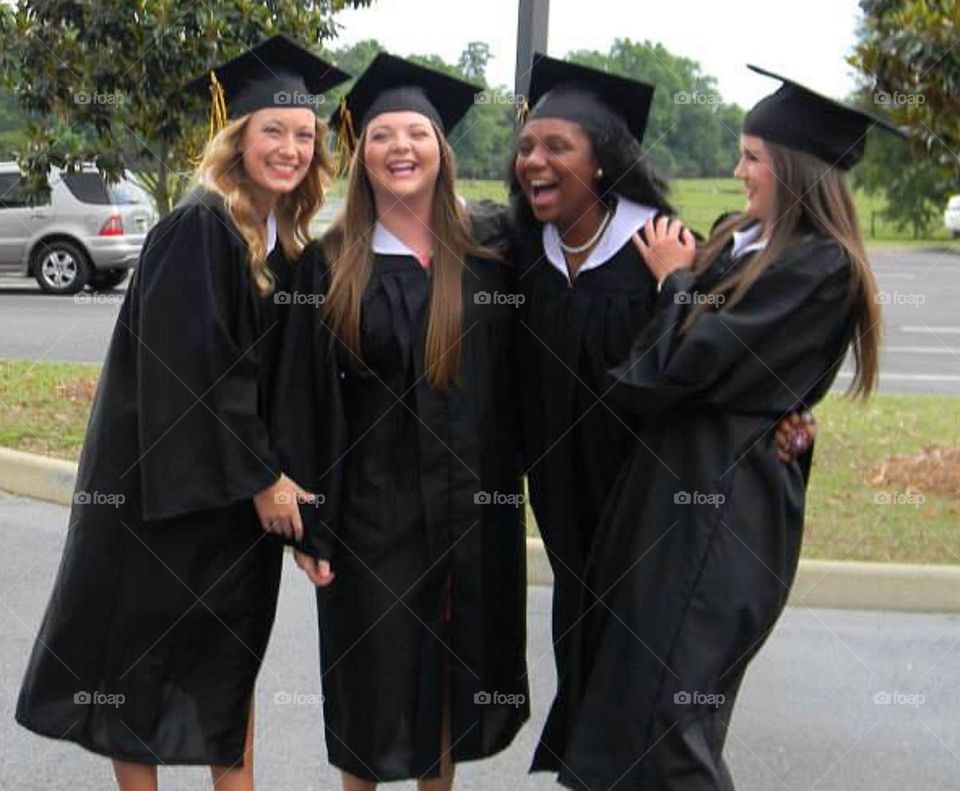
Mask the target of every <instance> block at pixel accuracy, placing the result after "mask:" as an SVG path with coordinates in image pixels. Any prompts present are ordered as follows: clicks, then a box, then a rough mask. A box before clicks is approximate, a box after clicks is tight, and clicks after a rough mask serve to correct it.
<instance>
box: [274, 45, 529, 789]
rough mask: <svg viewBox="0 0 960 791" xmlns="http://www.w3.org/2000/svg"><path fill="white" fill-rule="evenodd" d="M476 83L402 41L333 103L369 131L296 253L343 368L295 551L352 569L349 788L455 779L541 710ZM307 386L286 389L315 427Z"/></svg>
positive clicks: (338, 735) (336, 733)
mask: <svg viewBox="0 0 960 791" xmlns="http://www.w3.org/2000/svg"><path fill="white" fill-rule="evenodd" d="M476 91H477V89H476V88H475V87H474V86H472V85H469V84H466V83H463V82H462V81H459V80H455V79H452V78H450V77H447V76H445V75H443V74H439V73H437V72H434V71H432V70H429V69H425V68H423V67H420V66H416V65H414V64H411V63H408V62H406V61H404V60H401V59H399V58H394V57H392V56H390V55H386V54H381V55H379V56H378V57H377V59H376V60H375V61H374V62H373V63H372V64H371V65H370V67H369V68H368V70H367V71H366V72H364V74H363V75H361V77H360V78H359V79H358V80H357V82H356V84H355V85H354V86H353V88H352V89H351V91H350V93H349V94H348V95H347V96H346V98H345V101H344V103H343V105H342V106H341V108H340V109H339V110H338V111H337V113H336V115H335V117H334V118H333V119H332V123H333V125H334V126H335V127H337V128H341V129H344V130H346V129H347V128H349V127H350V126H352V125H353V124H354V123H355V124H356V129H357V130H358V132H359V136H358V139H357V141H356V143H355V152H354V154H353V157H352V160H351V164H350V172H349V183H348V186H347V198H346V205H345V207H344V211H343V214H342V215H341V216H340V217H338V218H337V219H336V220H335V221H334V223H333V226H332V227H331V229H330V231H329V232H328V234H327V235H326V236H325V237H324V239H323V240H322V242H323V244H322V248H321V247H316V248H310V249H308V251H307V254H306V255H305V258H304V261H303V262H302V263H304V264H308V261H311V256H312V263H309V264H308V265H307V266H305V267H304V268H302V269H301V270H300V271H299V272H298V276H300V277H302V278H309V280H306V281H301V283H300V284H299V285H298V286H297V288H298V290H300V291H305V290H310V291H314V292H316V293H318V294H322V295H323V297H324V299H323V309H322V310H319V311H318V310H312V311H303V312H302V315H301V318H302V319H303V321H302V322H300V321H299V320H298V321H295V322H291V323H290V324H289V325H288V329H289V330H290V332H291V334H292V342H293V343H296V342H297V339H299V340H300V341H301V342H302V341H303V339H309V338H313V339H315V340H314V344H313V347H312V348H306V349H304V351H303V352H302V353H300V354H297V355H295V356H296V357H297V358H299V359H301V360H312V361H313V363H312V368H313V372H314V375H315V376H319V377H321V379H322V377H323V372H325V371H330V370H333V371H336V372H338V374H339V377H338V380H337V388H336V390H335V391H334V393H333V398H330V399H327V401H326V403H328V404H334V407H333V408H332V409H331V408H330V407H327V408H326V409H324V414H323V415H322V420H323V422H325V423H327V424H332V425H333V426H343V427H344V430H343V432H342V434H343V436H341V437H339V439H338V440H337V441H335V442H331V441H329V438H330V437H331V436H333V433H334V432H332V431H326V430H324V428H323V427H322V426H321V427H318V428H311V429H308V430H306V431H301V447H300V449H299V451H298V452H297V453H296V454H295V455H296V456H297V457H298V459H299V461H298V464H303V463H306V464H307V468H304V469H305V470H306V471H305V472H304V473H303V474H301V475H298V476H297V477H298V479H300V480H302V482H303V483H304V484H305V485H307V486H308V487H309V488H311V489H314V490H317V491H329V490H331V489H333V490H336V491H339V495H338V503H339V504H338V507H337V509H336V513H335V514H331V516H332V520H333V521H327V522H326V523H324V524H318V523H314V522H310V523H309V524H310V526H308V527H307V529H306V545H305V546H304V548H303V549H304V551H303V552H302V553H301V554H300V555H299V556H298V558H299V562H300V564H301V566H302V567H303V568H304V569H305V570H306V571H307V572H308V574H311V575H312V572H313V562H314V561H313V560H312V557H324V558H330V559H331V563H332V566H333V571H334V573H335V574H336V579H335V581H334V582H333V583H332V584H330V585H329V586H324V587H320V588H318V590H317V603H318V607H317V611H318V624H319V630H320V647H321V677H322V679H323V689H324V724H325V728H326V736H327V739H326V741H327V751H328V754H329V758H330V762H331V763H332V764H333V765H334V766H336V767H338V768H339V769H340V770H341V772H342V780H343V787H344V789H346V790H347V791H360V790H364V791H366V790H367V789H372V788H374V787H375V786H376V784H377V783H379V782H388V781H394V780H402V779H416V780H417V785H418V787H419V788H420V789H423V791H427V790H428V789H429V790H431V791H432V790H434V789H436V790H437V791H440V790H441V789H450V788H451V786H452V783H453V776H454V767H455V765H456V764H457V763H460V762H462V761H468V760H475V759H479V758H483V757H486V756H489V755H492V754H494V753H496V752H497V751H499V750H502V749H503V748H505V747H506V746H507V745H509V744H510V742H511V741H512V740H513V737H514V735H515V734H516V733H517V731H518V730H519V728H520V726H521V725H522V724H523V722H524V721H525V720H526V718H527V716H528V714H529V697H528V689H527V681H526V664H525V617H526V613H525V602H526V575H525V573H524V560H525V536H524V530H523V517H524V508H523V497H522V486H521V480H520V467H519V442H520V432H519V426H518V422H517V420H518V415H517V409H516V384H515V376H516V370H517V369H516V365H515V363H514V360H513V353H514V337H515V321H516V319H515V316H516V309H515V307H513V305H512V304H510V303H504V302H503V301H502V300H501V299H500V297H511V296H512V295H513V286H512V272H511V270H510V269H509V268H508V267H507V266H506V265H505V264H504V262H503V261H501V260H498V259H497V258H496V257H495V256H493V254H492V253H490V252H489V251H487V250H484V249H483V248H481V247H479V246H478V245H477V244H475V243H474V241H473V239H472V235H471V225H470V220H469V217H468V215H467V213H466V210H465V208H464V206H463V205H462V203H461V202H460V201H459V200H458V198H457V196H456V194H455V192H454V174H455V168H454V159H453V152H452V150H451V148H450V145H449V143H448V142H447V139H446V134H447V132H448V131H449V130H451V129H452V128H453V126H454V125H455V124H456V123H457V122H458V121H459V119H460V118H461V117H462V116H463V115H464V114H465V113H466V112H467V110H468V109H469V108H470V106H471V105H472V103H473V99H474V94H475V93H476ZM326 387H327V384H326V383H325V382H322V381H321V382H320V384H319V385H318V388H326ZM311 388H312V385H311V384H310V383H309V382H308V383H307V386H305V387H295V388H288V390H287V392H289V393H290V394H291V396H292V398H293V399H295V400H293V401H290V400H288V401H287V407H288V410H289V412H290V413H291V414H292V415H296V416H297V417H296V419H297V422H298V424H299V425H300V426H301V429H302V428H303V423H302V420H303V419H304V418H307V419H310V416H311V415H316V414H317V406H316V405H317V403H318V398H317V396H316V392H317V390H314V389H311ZM324 392H326V391H324ZM333 477H339V479H340V482H339V483H338V484H336V485H334V484H333V483H332V478H333Z"/></svg>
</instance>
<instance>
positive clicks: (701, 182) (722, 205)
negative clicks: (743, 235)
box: [457, 178, 950, 247]
mask: <svg viewBox="0 0 960 791" xmlns="http://www.w3.org/2000/svg"><path fill="white" fill-rule="evenodd" d="M672 187H673V192H672V194H671V196H670V199H671V201H672V202H673V203H674V205H675V206H676V207H677V210H678V212H679V214H680V216H681V217H682V218H683V219H684V221H685V222H686V223H687V224H688V225H690V226H691V227H692V228H693V229H695V230H697V231H699V232H700V233H702V234H704V235H706V234H707V233H708V232H709V230H710V226H711V225H712V224H713V221H714V220H715V219H716V218H717V217H718V216H720V215H721V214H722V213H723V212H726V211H737V210H739V209H741V208H743V186H742V184H741V182H740V181H738V180H737V179H732V178H729V179H676V180H675V181H674V182H673V183H672ZM457 188H458V190H459V191H460V192H461V193H462V194H463V196H464V197H466V198H467V199H469V200H480V199H484V198H486V199H490V200H494V201H497V202H501V203H502V202H504V201H505V200H506V195H507V191H506V186H505V185H504V184H503V183H501V182H498V181H470V180H466V179H464V180H461V181H459V182H458V187H457ZM854 199H855V201H856V204H857V213H858V214H859V216H860V224H861V226H862V227H863V233H864V238H865V239H866V241H867V243H868V244H869V245H870V246H874V245H876V246H878V247H882V246H887V245H899V244H901V243H906V244H911V245H912V244H921V245H924V246H928V245H929V244H930V242H943V243H947V242H949V241H950V236H949V235H948V234H947V232H946V231H945V230H944V229H943V228H942V227H937V229H936V230H935V232H934V233H933V234H932V235H931V236H930V237H929V238H927V239H923V240H918V241H916V240H913V236H912V234H911V233H909V232H899V231H897V230H896V229H895V228H894V227H893V225H892V224H890V223H888V222H886V221H883V220H881V219H880V217H879V212H881V211H882V210H883V209H884V208H885V206H886V201H885V198H883V197H882V196H877V195H867V194H865V193H862V192H857V193H855V195H854ZM871 218H873V231H874V235H873V236H871Z"/></svg>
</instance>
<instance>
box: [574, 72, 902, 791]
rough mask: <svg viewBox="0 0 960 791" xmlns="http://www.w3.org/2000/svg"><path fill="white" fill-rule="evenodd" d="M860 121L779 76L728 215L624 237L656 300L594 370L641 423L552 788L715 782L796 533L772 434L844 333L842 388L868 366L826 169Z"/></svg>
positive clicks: (835, 177)
mask: <svg viewBox="0 0 960 791" xmlns="http://www.w3.org/2000/svg"><path fill="white" fill-rule="evenodd" d="M758 71H759V70H758ZM770 76H775V75H770ZM780 79H782V78H780ZM877 123H880V124H884V123H885V122H880V121H877V120H875V119H872V118H870V117H869V116H867V115H865V114H863V113H861V112H859V111H857V110H854V109H851V108H848V107H845V106H843V105H840V104H838V103H835V102H833V101H831V100H829V99H825V98H823V97H820V96H818V95H817V94H814V93H812V92H811V91H809V90H807V89H805V88H803V87H802V86H799V85H797V84H796V83H792V82H790V81H786V80H784V85H783V86H782V87H781V88H780V89H779V90H778V91H777V92H776V93H774V94H772V95H771V96H768V97H767V98H766V99H764V100H763V101H761V102H760V103H759V104H758V105H757V106H756V107H754V108H753V109H752V110H751V111H750V113H748V115H747V116H746V119H745V123H744V129H743V135H742V137H741V158H740V162H739V164H738V165H737V169H736V176H737V177H738V178H740V179H742V180H743V181H744V184H745V187H746V193H747V207H746V210H745V212H744V213H743V215H742V216H741V217H735V218H732V219H730V220H728V221H727V222H725V223H723V224H722V225H721V226H720V227H719V228H718V229H717V230H716V231H715V233H714V235H713V237H712V238H711V239H710V240H709V241H708V243H707V244H706V245H705V246H704V247H703V248H702V249H701V250H699V251H697V250H696V247H695V244H694V241H693V239H692V237H691V235H690V234H689V232H688V231H686V229H684V228H683V227H682V226H681V224H680V223H679V222H677V221H670V220H668V219H666V218H663V219H659V220H657V221H656V222H654V221H651V222H648V223H647V224H646V226H645V234H644V238H642V239H641V238H640V237H639V236H638V237H636V238H635V240H634V243H635V244H636V246H637V248H638V250H639V251H640V253H641V255H642V257H643V260H644V262H645V265H646V268H647V270H648V271H649V272H650V273H651V275H652V277H653V278H654V279H655V281H656V283H657V292H658V296H657V301H656V304H655V306H654V311H653V316H652V319H651V321H650V323H649V325H648V326H647V327H646V328H645V329H644V331H643V332H642V333H640V335H639V336H638V338H637V340H636V342H635V343H634V345H633V348H632V350H631V352H630V354H629V355H628V357H627V358H626V360H625V361H624V362H622V363H621V364H619V365H617V366H616V367H615V368H613V369H611V371H610V380H609V381H610V387H611V395H612V397H613V398H614V399H615V400H616V402H617V403H618V404H620V405H621V406H622V408H624V409H630V410H637V411H639V412H642V413H643V414H644V415H648V416H654V418H655V419H654V420H648V421H647V422H645V423H644V425H643V428H642V430H641V434H640V440H641V441H640V442H639V443H638V445H637V446H636V448H635V450H634V454H633V457H632V459H631V460H630V462H629V463H628V465H627V466H626V467H625V469H624V471H623V473H622V475H621V476H620V478H619V480H618V482H617V486H616V488H615V490H614V492H613V493H612V494H611V497H610V501H609V503H608V507H607V510H606V512H605V515H604V519H603V520H602V522H601V525H600V526H599V528H598V534H597V539H596V541H595V543H594V548H593V552H592V553H591V556H590V558H589V559H588V562H587V568H586V576H585V579H586V583H587V587H588V588H589V590H590V591H591V594H590V596H589V597H588V600H587V602H586V609H585V613H584V617H583V619H582V621H581V622H580V623H579V624H578V625H577V629H576V632H575V634H574V635H573V637H572V638H571V642H572V643H573V646H574V647H573V651H572V658H571V660H570V663H571V670H570V675H571V676H572V677H573V678H575V679H576V684H575V686H573V687H571V689H572V690H573V691H572V693H571V697H570V699H569V700H568V704H569V706H570V710H571V712H572V722H573V725H572V727H571V729H570V730H569V732H568V734H567V740H566V742H565V745H564V765H563V767H562V768H561V770H560V776H559V779H560V782H561V783H563V784H564V785H567V786H569V787H571V788H587V789H607V788H610V787H612V786H613V785H619V786H622V787H624V788H633V789H650V790H651V791H652V790H653V789H657V790H658V791H664V789H683V790H684V791H687V789H731V788H733V780H732V778H731V777H730V774H729V772H728V771H727V768H726V766H725V764H724V762H723V758H722V751H723V746H724V741H725V738H726V733H727V729H728V727H729V724H730V717H731V714H732V710H733V704H734V700H735V698H736V695H737V691H738V688H739V686H740V683H741V681H742V678H743V675H744V672H745V670H746V667H747V664H748V663H749V662H750V660H751V659H752V658H753V656H755V654H756V652H757V651H758V649H759V648H760V646H761V645H762V644H763V642H764V640H765V639H766V637H767V635H768V634H769V633H770V631H771V630H772V629H773V627H774V625H775V624H776V621H777V618H778V617H779V615H780V613H781V611H782V610H783V607H784V604H785V602H786V599H787V595H788V593H789V591H790V587H791V584H792V582H793V579H794V574H795V572H796V567H797V561H798V558H799V555H800V545H801V539H802V535H803V511H804V498H805V490H806V480H807V475H806V474H805V470H804V469H803V468H802V465H801V463H800V462H789V463H784V462H782V461H781V460H780V459H778V457H777V448H776V446H775V444H774V443H773V442H772V441H771V440H770V431H771V428H772V427H773V426H774V425H775V424H776V423H777V422H778V421H780V420H781V419H782V418H783V417H784V415H786V414H788V413H789V412H791V411H793V410H797V409H803V408H807V409H809V408H812V407H813V406H814V405H815V404H816V403H817V402H818V401H819V400H820V399H821V398H822V397H823V396H824V395H825V394H826V392H827V391H828V390H829V388H830V386H831V385H832V383H833V381H834V379H835V377H836V374H837V371H838V370H839V368H840V365H841V363H842V362H843V359H844V357H845V355H846V353H847V351H848V349H851V348H852V351H853V359H854V362H855V365H856V376H855V379H854V381H853V385H852V393H854V394H856V395H858V396H862V397H866V396H867V395H868V394H869V393H870V392H871V391H872V390H873V388H874V387H875V384H876V380H877V349H878V345H879V338H880V315H879V310H878V307H877V302H876V299H875V285H874V278H873V275H872V273H871V271H870V267H869V264H868V263H867V260H866V257H865V255H864V251H863V243H862V240H861V235H860V230H859V226H858V222H857V217H856V212H855V210H854V206H853V202H852V200H851V197H850V192H849V190H848V188H847V186H846V183H845V181H844V175H843V171H844V170H846V169H847V168H849V167H851V166H852V165H854V164H855V163H856V162H857V161H858V160H859V159H860V158H861V157H862V155H863V151H864V138H865V136H866V133H867V130H868V128H869V127H871V126H873V125H875V124H877Z"/></svg>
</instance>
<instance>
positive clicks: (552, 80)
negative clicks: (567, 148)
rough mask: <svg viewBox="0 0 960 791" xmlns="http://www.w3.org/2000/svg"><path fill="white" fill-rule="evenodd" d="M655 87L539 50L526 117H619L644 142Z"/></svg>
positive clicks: (531, 80) (585, 118)
mask: <svg viewBox="0 0 960 791" xmlns="http://www.w3.org/2000/svg"><path fill="white" fill-rule="evenodd" d="M654 90H655V89H654V86H653V85H650V84H648V83H645V82H640V81H638V80H632V79H629V78H627V77H620V76H618V75H616V74H608V73H607V72H605V71H599V70H598V69H592V68H590V67H588V66H581V65H579V64H577V63H569V62H567V61H563V60H557V59H556V58H551V57H548V56H547V55H543V54H542V53H539V52H538V53H536V54H535V55H534V59H533V68H532V69H531V72H530V89H529V96H528V97H527V101H528V103H529V105H530V106H531V107H532V108H533V109H532V110H531V111H530V114H529V116H528V118H527V120H532V119H535V118H563V119H564V120H567V121H573V122H575V123H581V122H583V121H585V120H590V119H591V118H593V119H602V118H603V117H604V116H607V117H610V116H613V117H616V118H619V119H620V120H622V121H623V122H624V123H626V125H627V128H628V129H629V130H630V133H631V134H632V135H633V136H634V137H635V138H636V139H637V142H642V140H643V134H644V132H645V131H646V128H647V119H648V117H649V115H650V104H651V102H652V101H653V92H654Z"/></svg>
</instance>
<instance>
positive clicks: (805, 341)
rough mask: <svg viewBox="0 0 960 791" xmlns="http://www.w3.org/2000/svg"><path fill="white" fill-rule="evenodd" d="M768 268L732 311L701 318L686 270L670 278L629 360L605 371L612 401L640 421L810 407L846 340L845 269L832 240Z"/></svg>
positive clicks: (787, 256) (805, 247)
mask: <svg viewBox="0 0 960 791" xmlns="http://www.w3.org/2000/svg"><path fill="white" fill-rule="evenodd" d="M798 247H799V248H800V249H797V250H794V251H793V252H788V253H787V254H785V255H784V256H783V257H782V258H780V259H779V260H777V261H774V262H773V263H772V264H771V265H770V267H769V268H768V269H767V270H766V271H765V272H764V273H763V274H762V275H761V276H760V277H759V278H758V279H757V281H756V282H755V283H754V285H753V286H752V287H751V289H750V290H749V291H748V292H747V294H746V295H745V296H744V298H743V299H742V300H741V301H740V302H739V303H738V304H737V305H736V306H734V307H733V308H731V309H727V310H713V311H710V312H707V313H703V314H702V315H701V316H700V317H699V318H698V319H697V320H696V322H695V323H694V324H693V325H692V326H691V327H690V328H689V329H688V330H687V331H686V332H683V331H682V326H683V323H684V320H685V319H686V317H687V316H688V314H689V311H690V310H691V309H692V307H693V304H694V303H695V301H696V299H697V296H696V295H697V293H698V292H697V291H696V281H695V279H694V276H693V275H692V274H691V273H690V272H688V271H680V272H676V273H674V274H673V275H671V276H670V277H668V278H667V279H666V281H665V282H664V286H663V290H662V292H661V294H660V295H659V296H658V297H657V302H656V305H655V309H654V315H653V318H652V320H651V321H650V323H649V324H648V325H647V326H646V327H645V329H644V331H643V332H642V333H641V335H640V336H639V338H638V339H637V340H636V342H635V343H634V345H633V347H632V348H631V351H630V354H629V356H628V358H627V359H626V360H625V361H624V362H623V363H621V364H620V365H618V366H617V367H615V368H613V369H611V370H610V372H609V373H610V375H611V376H612V378H613V380H612V382H611V397H612V398H613V399H614V400H615V401H617V402H618V403H620V404H621V405H623V406H625V407H626V408H630V409H635V410H642V411H643V412H644V413H645V414H651V413H656V412H663V411H665V410H668V409H670V410H673V409H677V408H680V409H683V408H690V407H697V408H699V407H715V408H719V409H724V410H728V411H733V412H737V411H744V412H753V413H757V412H759V413H762V414H769V415H770V416H771V417H774V418H779V417H781V416H782V415H783V414H784V413H785V412H787V411H790V410H791V409H793V408H800V407H801V406H810V403H809V401H808V397H809V396H810V394H811V393H812V392H815V391H823V390H825V389H826V386H827V385H828V384H829V382H825V380H826V379H828V378H830V377H831V374H832V372H833V371H835V370H836V368H837V367H838V366H839V364H840V362H841V360H840V359H839V358H838V356H842V353H843V351H844V348H845V343H846V341H847V340H848V339H849V325H850V315H851V305H850V295H851V291H850V265H849V262H848V260H847V258H846V256H845V254H844V253H843V252H842V250H840V248H839V247H838V246H837V245H836V244H834V243H833V242H831V241H829V240H822V239H820V240H816V241H814V242H803V243H801V244H800V245H799V246H798Z"/></svg>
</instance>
